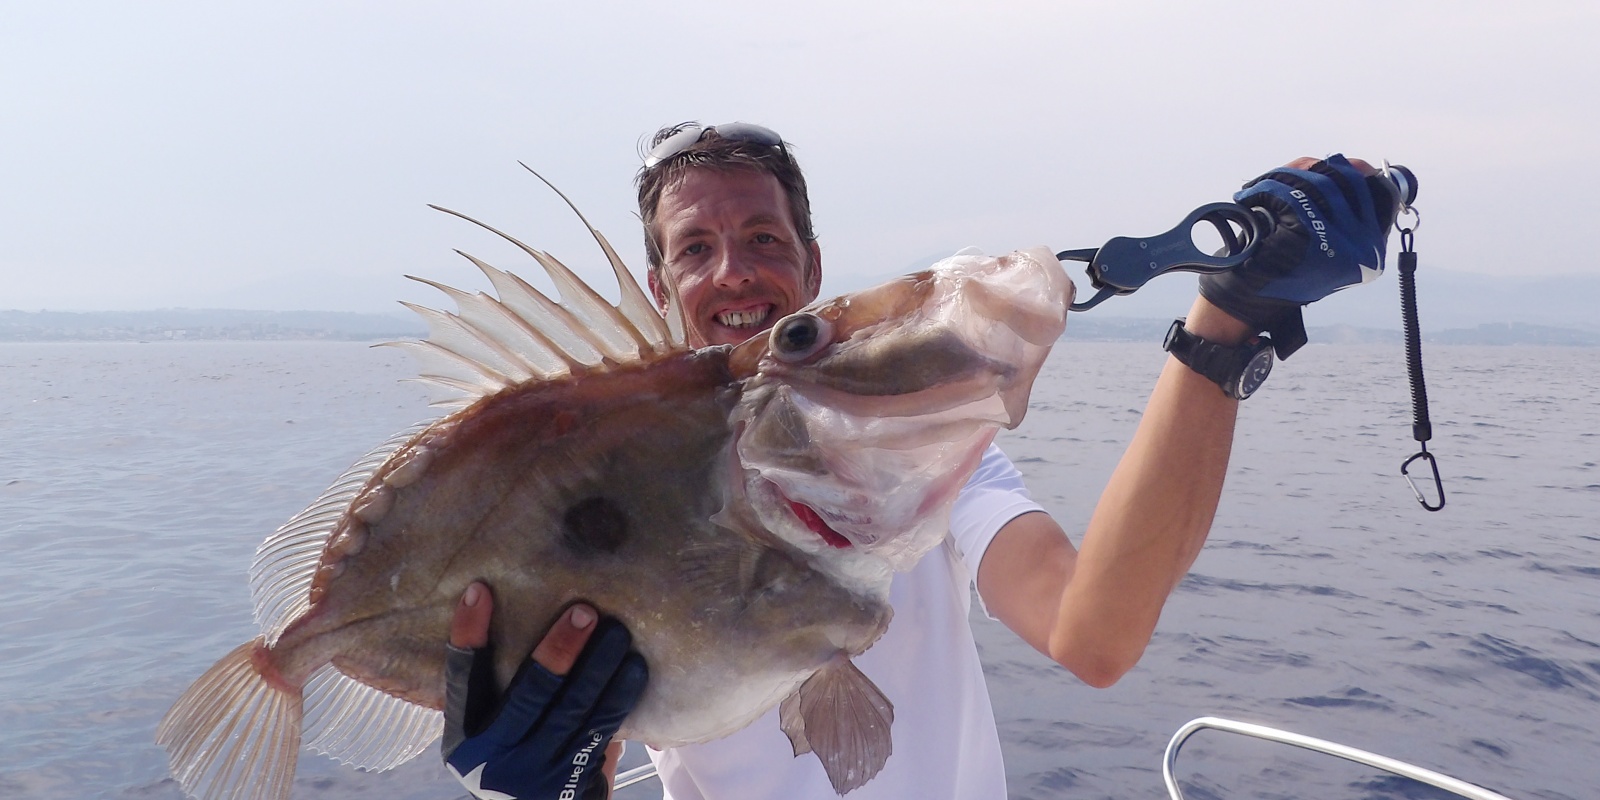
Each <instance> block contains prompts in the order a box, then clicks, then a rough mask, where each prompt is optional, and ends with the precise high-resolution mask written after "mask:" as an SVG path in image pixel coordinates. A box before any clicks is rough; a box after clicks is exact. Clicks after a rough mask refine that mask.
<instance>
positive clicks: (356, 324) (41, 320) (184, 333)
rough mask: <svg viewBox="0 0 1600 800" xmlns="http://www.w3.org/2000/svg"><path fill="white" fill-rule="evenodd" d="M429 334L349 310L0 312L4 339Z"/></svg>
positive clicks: (418, 326) (406, 321)
mask: <svg viewBox="0 0 1600 800" xmlns="http://www.w3.org/2000/svg"><path fill="white" fill-rule="evenodd" d="M426 333H427V327H426V326H424V325H423V324H422V321H421V320H419V319H417V318H416V317H413V316H409V315H402V314H362V313H356V312H349V311H238V310H228V309H187V308H173V309H160V310H156V311H85V312H72V311H0V342H137V341H190V340H198V341H218V340H231V341H291V340H293V341H305V340H319V339H321V340H328V341H358V342H360V341H383V340H388V339H415V338H419V337H421V336H423V335H424V334H426Z"/></svg>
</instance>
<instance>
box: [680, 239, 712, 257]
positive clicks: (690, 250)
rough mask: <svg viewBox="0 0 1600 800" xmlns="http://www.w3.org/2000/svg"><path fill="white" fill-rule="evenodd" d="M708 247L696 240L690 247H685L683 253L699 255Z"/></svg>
mask: <svg viewBox="0 0 1600 800" xmlns="http://www.w3.org/2000/svg"><path fill="white" fill-rule="evenodd" d="M707 249H709V248H707V247H706V246H705V245H704V244H701V243H699V242H696V243H694V244H691V245H689V246H688V247H685V248H683V254H684V255H686V256H697V255H700V254H701V253H704V252H705V251H706V250H707Z"/></svg>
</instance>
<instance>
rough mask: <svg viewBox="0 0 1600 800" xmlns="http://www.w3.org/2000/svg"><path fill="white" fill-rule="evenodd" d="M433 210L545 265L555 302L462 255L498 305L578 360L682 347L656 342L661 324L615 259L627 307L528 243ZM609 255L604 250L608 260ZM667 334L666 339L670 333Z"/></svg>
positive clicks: (621, 359)
mask: <svg viewBox="0 0 1600 800" xmlns="http://www.w3.org/2000/svg"><path fill="white" fill-rule="evenodd" d="M433 208H435V209H437V210H439V211H442V212H444V213H447V214H450V215H452V216H456V217H459V218H461V219H463V220H466V221H468V222H471V223H472V224H474V225H477V226H479V227H481V228H483V229H484V230H487V231H489V232H491V233H493V234H495V235H496V236H499V237H501V238H503V239H505V240H506V241H508V242H510V243H512V244H513V245H515V246H516V247H517V248H519V249H521V250H522V251H523V252H524V253H526V254H527V255H528V256H529V257H531V258H533V259H534V260H535V261H536V262H538V263H539V265H540V266H541V267H543V268H544V271H545V273H546V274H547V275H549V277H550V280H551V281H552V282H554V283H555V285H556V288H557V289H558V291H559V293H560V296H561V302H559V303H557V302H553V301H551V300H550V299H549V298H548V297H546V296H545V295H544V294H543V293H542V292H540V291H538V290H537V289H534V288H533V287H532V286H529V285H528V283H527V282H526V281H524V280H522V279H521V278H520V277H518V276H516V275H514V274H511V273H509V272H505V271H504V270H500V269H496V268H494V267H492V266H490V265H488V264H486V263H484V262H482V261H481V260H479V259H476V258H473V257H471V256H467V258H469V259H470V260H471V261H472V262H473V263H474V264H476V265H477V266H478V268H479V269H481V270H483V272H484V274H485V275H487V276H488V278H489V280H490V282H491V283H493V284H494V286H495V290H496V291H497V292H498V293H499V295H500V297H499V302H500V303H501V304H502V305H504V306H505V307H506V308H507V309H509V310H511V311H513V312H515V313H516V314H517V315H519V316H520V317H521V318H523V319H524V320H525V321H526V322H527V323H528V324H529V326H530V327H533V328H535V329H537V330H539V331H541V332H543V333H544V334H545V335H546V336H547V337H548V338H550V339H551V340H552V341H554V342H555V343H557V344H558V345H559V346H560V349H562V350H564V351H565V352H566V353H567V354H568V355H571V356H572V357H573V358H574V359H575V360H577V361H578V362H580V363H582V364H584V365H587V366H594V365H596V364H599V363H601V362H603V361H609V362H612V363H627V362H634V361H639V360H642V359H644V358H647V357H650V356H652V355H658V354H663V353H666V352H672V351H675V350H681V349H684V348H683V347H682V346H681V345H679V344H677V343H675V342H673V343H671V344H666V343H661V344H658V343H657V342H656V341H655V339H656V338H657V335H658V334H659V333H660V330H661V329H662V328H663V327H664V323H663V322H662V321H661V320H660V318H659V317H658V316H657V315H656V314H655V312H653V311H650V310H649V307H648V301H647V300H645V299H644V292H643V290H642V289H640V288H639V285H638V283H637V282H635V281H633V279H632V277H631V276H628V274H627V270H626V268H625V267H622V266H621V265H620V259H618V260H617V261H616V262H615V263H613V264H612V268H613V270H614V271H616V272H617V274H618V284H619V287H620V290H621V295H622V303H623V305H624V306H626V307H627V310H625V309H624V308H623V307H619V306H613V305H611V304H610V303H609V302H607V301H606V300H605V298H603V297H601V296H600V294H599V293H598V292H596V291H595V290H594V289H592V288H590V287H589V285H588V284H586V283H584V282H583V280H582V279H580V278H579V277H578V276H577V275H576V274H575V273H573V272H572V270H570V269H568V268H567V266H566V265H564V264H562V263H561V262H560V261H559V260H558V259H556V258H554V257H553V256H551V255H550V254H548V253H545V252H543V251H541V250H537V249H534V248H532V247H529V246H528V245H527V244H524V243H523V242H521V241H519V240H518V239H516V238H515V237H512V236H511V235H509V234H507V233H505V232H503V231H501V230H499V229H496V228H494V227H492V226H490V225H486V224H484V223H483V222H480V221H478V220H476V219H473V218H472V217H469V216H466V215H465V214H461V213H459V212H456V211H452V210H450V209H447V208H442V207H439V206H433ZM581 218H582V217H581V215H580V219H581ZM584 224H585V225H587V224H588V223H587V222H585V223H584ZM605 247H609V245H606V246H605ZM602 249H605V248H602ZM463 255H465V254H463ZM613 255H614V253H612V254H608V255H607V258H608V259H610V258H612V256H613ZM652 317H653V319H652ZM666 336H667V338H668V339H670V331H669V332H668V334H666ZM590 351H592V355H591V352H590Z"/></svg>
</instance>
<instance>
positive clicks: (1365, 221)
mask: <svg viewBox="0 0 1600 800" xmlns="http://www.w3.org/2000/svg"><path fill="white" fill-rule="evenodd" d="M1233 200H1234V202H1236V203H1238V204H1240V205H1242V206H1245V207H1246V208H1252V209H1260V213H1265V214H1266V215H1267V216H1268V217H1269V218H1270V219H1271V220H1272V222H1273V223H1274V227H1273V229H1272V232H1271V233H1269V234H1268V235H1267V236H1266V238H1264V239H1262V240H1261V243H1260V244H1259V245H1258V246H1257V249H1256V252H1255V254H1254V255H1252V256H1251V257H1250V259H1249V260H1248V261H1246V262H1244V263H1243V264H1241V265H1240V266H1238V267H1237V268H1235V269H1232V270H1229V271H1227V272H1222V273H1217V274H1215V275H1204V276H1202V277H1201V278H1200V294H1201V295H1203V296H1204V297H1205V298H1206V299H1207V300H1209V301H1211V303H1212V305H1215V306H1217V307H1218V308H1220V309H1222V310H1223V311H1226V312H1228V313H1229V314H1231V315H1232V316H1234V317H1235V318H1237V319H1239V320H1241V321H1243V322H1245V323H1246V324H1248V325H1250V326H1252V330H1255V331H1267V332H1268V333H1270V334H1272V342H1273V345H1274V346H1275V348H1276V349H1277V351H1278V357H1279V358H1288V357H1289V354H1291V353H1293V352H1294V351H1296V350H1298V349H1300V346H1301V345H1303V344H1305V343H1306V328H1305V321H1304V319H1303V318H1302V317H1301V313H1300V308H1301V306H1304V305H1306V304H1307V303H1311V302H1314V301H1317V300H1321V299H1322V298H1324V297H1327V296H1328V295H1330V294H1332V293H1334V292H1336V291H1338V290H1340V289H1344V288H1346V287H1350V286H1354V285H1356V284H1359V283H1366V282H1368V281H1372V280H1376V279H1377V277H1378V276H1379V275H1382V274H1383V257H1384V251H1385V246H1386V244H1387V242H1388V239H1389V229H1390V228H1391V227H1393V225H1394V218H1395V213H1396V211H1397V210H1398V205H1399V198H1398V197H1397V194H1396V191H1395V188H1394V185H1393V184H1392V183H1390V182H1389V180H1388V179H1387V178H1384V177H1382V176H1378V175H1373V176H1367V175H1363V174H1361V172H1360V171H1359V170H1357V169H1356V168H1355V167H1354V166H1352V165H1351V164H1350V162H1349V161H1347V160H1345V157H1344V156H1342V155H1332V156H1329V157H1328V159H1327V160H1326V161H1318V162H1317V163H1315V164H1313V165H1311V167H1310V169H1303V170H1302V169H1290V168H1288V167H1281V168H1279V169H1275V170H1273V171H1271V172H1268V173H1267V174H1265V175H1262V176H1261V177H1259V178H1256V179H1255V180H1253V181H1250V182H1249V183H1247V184H1245V185H1244V189H1243V190H1241V191H1240V192H1239V193H1237V194H1235V195H1234V196H1233Z"/></svg>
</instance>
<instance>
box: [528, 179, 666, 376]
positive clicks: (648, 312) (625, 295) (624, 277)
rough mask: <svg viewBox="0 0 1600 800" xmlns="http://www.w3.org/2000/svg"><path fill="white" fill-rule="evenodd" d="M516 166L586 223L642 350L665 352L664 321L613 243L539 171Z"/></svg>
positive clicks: (620, 305)
mask: <svg viewBox="0 0 1600 800" xmlns="http://www.w3.org/2000/svg"><path fill="white" fill-rule="evenodd" d="M517 163H518V164H520V165H522V168H523V169H525V170H527V171H528V172H530V173H532V174H533V177H535V178H538V179H539V180H540V181H541V182H542V183H544V185H545V186H548V187H550V191H552V192H555V193H556V196H557V197H559V198H561V201H562V202H564V203H566V204H567V208H570V209H572V213H574V214H576V215H577V216H578V221H579V222H582V223H583V227H585V228H588V229H589V234H590V235H591V236H593V237H594V240H595V243H596V244H598V245H600V250H601V252H603V253H605V254H606V260H607V261H609V262H611V269H612V271H613V272H615V273H616V275H617V289H618V290H619V291H620V292H621V301H622V302H621V303H619V304H618V310H619V311H621V312H622V314H623V316H624V317H626V318H628V319H629V320H631V321H632V322H633V323H634V325H635V326H636V331H635V333H637V334H638V335H639V339H640V346H641V347H643V348H647V349H654V350H656V351H657V352H665V351H663V350H662V346H663V345H666V344H668V343H669V342H668V338H669V336H670V333H669V331H668V330H667V327H666V324H665V322H664V320H662V319H661V315H660V314H657V313H656V312H655V306H653V305H651V304H650V298H648V297H646V296H645V293H644V289H642V288H640V286H639V282H638V281H637V280H634V278H633V273H631V272H629V271H628V266H627V265H626V264H624V263H622V257H621V256H618V255H617V251H616V250H615V249H613V248H612V247H611V243H610V242H608V241H606V237H605V236H604V235H603V234H601V233H600V231H599V230H598V229H596V228H595V227H594V226H593V225H591V224H589V218H588V217H585V216H584V215H583V212H582V211H579V210H578V206H577V204H576V203H574V202H572V198H570V197H567V193H566V192H563V191H561V190H560V189H558V188H556V185H555V184H553V183H551V182H550V181H549V179H547V178H545V176H543V175H540V174H539V172H538V170H535V169H534V168H533V167H530V166H528V165H527V164H525V163H523V162H521V161H518V162H517ZM640 311H643V313H639V312H640Z"/></svg>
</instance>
